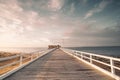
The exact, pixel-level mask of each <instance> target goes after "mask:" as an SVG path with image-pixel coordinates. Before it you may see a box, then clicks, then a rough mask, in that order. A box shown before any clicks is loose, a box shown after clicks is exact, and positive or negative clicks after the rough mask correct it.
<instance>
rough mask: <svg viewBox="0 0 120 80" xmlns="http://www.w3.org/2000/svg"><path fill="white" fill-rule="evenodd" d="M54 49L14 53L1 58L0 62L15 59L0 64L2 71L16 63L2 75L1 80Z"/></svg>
mask: <svg viewBox="0 0 120 80" xmlns="http://www.w3.org/2000/svg"><path fill="white" fill-rule="evenodd" d="M53 50H54V49H50V50H45V51H37V52H33V53H27V54H23V53H22V54H19V55H14V56H11V57H4V58H0V63H4V64H5V61H9V60H13V59H15V60H13V61H10V62H9V63H7V64H5V65H0V71H2V70H3V69H6V68H7V67H9V68H10V67H12V66H15V65H16V66H15V67H14V68H11V69H10V70H8V71H6V72H4V73H2V74H1V75H0V80H3V79H4V78H6V77H8V76H9V75H11V74H13V73H14V72H16V71H18V70H19V69H21V68H23V67H24V66H26V65H28V64H30V63H31V62H33V61H35V60H36V59H38V58H40V57H42V56H44V55H45V54H47V53H49V52H51V51H53Z"/></svg>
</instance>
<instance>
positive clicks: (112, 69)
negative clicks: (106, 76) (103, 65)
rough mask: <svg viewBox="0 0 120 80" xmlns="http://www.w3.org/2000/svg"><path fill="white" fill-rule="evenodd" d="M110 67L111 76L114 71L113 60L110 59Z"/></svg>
mask: <svg viewBox="0 0 120 80" xmlns="http://www.w3.org/2000/svg"><path fill="white" fill-rule="evenodd" d="M110 65H111V73H112V74H115V69H114V67H113V66H114V61H113V59H112V58H110Z"/></svg>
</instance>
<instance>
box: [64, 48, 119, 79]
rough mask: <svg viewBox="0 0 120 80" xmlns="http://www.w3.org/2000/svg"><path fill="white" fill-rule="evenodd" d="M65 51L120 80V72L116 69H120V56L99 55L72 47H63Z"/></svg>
mask: <svg viewBox="0 0 120 80" xmlns="http://www.w3.org/2000/svg"><path fill="white" fill-rule="evenodd" d="M62 50H63V51H64V52H66V53H68V54H70V55H72V56H74V57H75V58H77V59H79V60H81V61H83V62H85V63H87V64H89V65H91V66H92V67H94V68H96V69H98V70H100V71H101V72H103V73H105V74H107V75H109V76H111V77H113V78H115V79H116V80H120V73H119V75H117V74H116V70H117V71H120V64H119V65H115V64H117V63H116V62H119V63H120V59H119V58H115V57H109V56H105V55H99V54H94V53H89V52H83V51H78V50H72V49H65V48H63V49H62ZM95 63H98V64H101V65H102V66H103V65H105V66H107V67H109V68H110V70H107V68H103V67H101V66H99V65H96V64H95Z"/></svg>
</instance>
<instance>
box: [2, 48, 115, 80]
mask: <svg viewBox="0 0 120 80" xmlns="http://www.w3.org/2000/svg"><path fill="white" fill-rule="evenodd" d="M4 80H115V79H113V78H111V77H109V76H107V75H105V74H104V73H101V72H100V71H98V70H96V69H94V68H93V67H91V66H89V65H87V64H85V63H83V62H81V61H80V60H77V59H76V58H74V57H72V56H70V55H68V54H67V53H65V52H63V51H62V50H61V49H56V50H55V51H53V52H50V53H48V54H47V55H44V56H42V57H41V58H39V59H37V60H36V61H34V62H33V63H31V64H29V65H27V66H26V67H24V68H22V69H20V70H19V71H17V72H16V73H14V74H12V75H10V76H9V77H7V78H5V79H4Z"/></svg>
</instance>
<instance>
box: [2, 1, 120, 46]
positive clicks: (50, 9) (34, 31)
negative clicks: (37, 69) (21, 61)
mask: <svg viewBox="0 0 120 80" xmlns="http://www.w3.org/2000/svg"><path fill="white" fill-rule="evenodd" d="M48 44H61V45H64V46H72V47H73V46H119V45H120V0H0V47H45V46H47V45H48Z"/></svg>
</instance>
